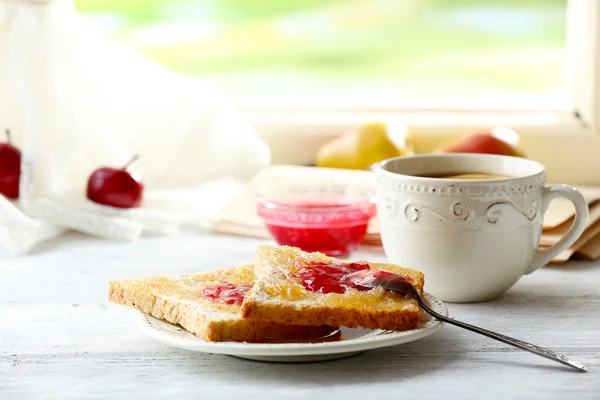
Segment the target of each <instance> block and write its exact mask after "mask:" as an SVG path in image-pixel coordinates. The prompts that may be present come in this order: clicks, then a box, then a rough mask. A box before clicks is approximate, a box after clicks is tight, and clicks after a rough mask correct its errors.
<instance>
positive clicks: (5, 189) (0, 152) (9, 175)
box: [0, 129, 21, 199]
mask: <svg viewBox="0 0 600 400" xmlns="http://www.w3.org/2000/svg"><path fill="white" fill-rule="evenodd" d="M20 176H21V151H20V150H19V149H17V148H16V147H15V146H13V145H12V144H11V143H10V131H9V130H8V129H7V130H6V143H0V194H3V195H4V196H6V197H8V198H9V199H17V198H18V197H19V178H20Z"/></svg>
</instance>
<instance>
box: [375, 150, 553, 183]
mask: <svg viewBox="0 0 600 400" xmlns="http://www.w3.org/2000/svg"><path fill="white" fill-rule="evenodd" d="M436 160H437V161H438V162H437V163H435V162H434V161H436ZM465 163H466V164H468V165H472V167H465ZM459 164H460V165H459ZM371 170H372V171H375V172H378V173H380V174H383V175H384V176H387V177H390V178H395V179H402V180H407V181H412V182H414V183H432V182H435V181H442V180H443V181H444V182H446V183H461V184H462V185H465V184H466V185H469V184H473V185H478V184H481V183H483V182H485V183H496V182H498V183H507V182H511V181H516V180H520V179H524V178H534V177H538V176H542V175H544V174H545V173H546V169H545V167H544V165H543V164H540V163H539V162H537V161H533V160H529V159H526V158H522V157H512V156H502V155H495V154H467V153H452V154H423V155H415V156H411V157H395V158H390V159H387V160H384V161H382V162H379V163H377V164H373V165H372V166H371ZM434 173H435V174H444V173H450V174H454V173H488V174H497V175H508V176H510V177H509V178H499V179H469V180H465V179H450V178H438V177H430V176H421V175H423V174H425V175H427V174H434Z"/></svg>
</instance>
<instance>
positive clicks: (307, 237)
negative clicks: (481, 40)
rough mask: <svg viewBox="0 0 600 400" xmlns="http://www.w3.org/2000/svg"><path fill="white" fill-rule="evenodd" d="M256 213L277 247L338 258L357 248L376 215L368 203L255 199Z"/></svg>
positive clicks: (373, 207) (373, 208)
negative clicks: (283, 201)
mask: <svg viewBox="0 0 600 400" xmlns="http://www.w3.org/2000/svg"><path fill="white" fill-rule="evenodd" d="M258 214H259V215H260V216H261V217H263V218H264V220H265V225H266V227H267V229H268V230H269V232H270V233H271V235H273V237H274V238H275V240H276V241H277V243H279V244H280V245H287V246H294V247H299V248H300V249H302V250H304V251H307V252H315V251H318V252H321V253H325V254H327V255H330V256H340V255H346V254H349V253H350V252H352V251H353V250H354V249H356V248H357V247H358V244H359V243H360V241H361V240H362V239H363V237H364V236H365V234H366V233H367V227H368V225H369V220H370V219H371V218H372V217H373V216H374V215H375V214H376V206H375V204H374V202H373V201H372V200H363V201H359V202H356V203H323V202H302V201H299V202H288V203H285V204H282V203H275V202H269V201H267V200H266V199H264V198H260V197H259V201H258Z"/></svg>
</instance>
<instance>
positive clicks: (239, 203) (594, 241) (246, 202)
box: [209, 165, 600, 262]
mask: <svg viewBox="0 0 600 400" xmlns="http://www.w3.org/2000/svg"><path fill="white" fill-rule="evenodd" d="M281 179H290V180H293V181H294V182H295V183H297V184H298V186H301V185H302V184H303V182H307V183H313V182H315V180H321V181H323V182H327V181H331V182H336V183H338V184H357V183H358V184H366V185H373V187H374V186H375V174H373V173H372V172H368V171H355V170H339V169H329V168H314V167H301V166H289V165H288V166H285V165H278V166H272V167H269V168H267V169H265V170H263V171H262V172H260V173H259V174H258V175H256V176H255V177H254V178H253V179H252V180H251V181H250V182H248V184H247V185H246V186H245V187H244V189H243V191H242V192H241V193H240V195H239V196H238V197H236V198H235V199H234V200H232V201H231V202H230V203H229V204H228V205H227V206H225V207H224V208H223V209H222V210H221V211H220V212H218V213H217V214H216V215H215V216H214V217H213V218H211V219H210V221H209V227H210V228H211V229H212V230H213V231H214V232H219V233H228V234H233V235H240V236H249V237H258V238H269V237H270V235H269V233H268V231H267V230H266V228H265V226H264V222H263V220H262V219H261V218H260V217H259V216H258V214H257V211H256V195H257V194H258V191H259V190H260V188H261V187H263V186H265V185H267V184H268V183H269V182H271V181H273V180H281ZM579 189H580V191H581V192H582V193H583V195H584V196H586V198H587V199H588V204H589V205H590V220H589V222H588V225H587V228H586V230H585V232H584V233H583V235H582V236H581V237H580V238H579V239H578V240H577V241H576V242H575V243H574V244H573V245H572V246H571V247H570V248H569V249H567V250H565V251H564V252H562V253H561V254H560V255H558V256H557V257H556V259H555V260H554V262H564V261H566V260H567V259H569V258H570V257H571V256H576V257H580V258H585V259H592V260H595V259H597V258H599V257H600V188H592V187H582V188H579ZM574 217H575V208H574V207H573V205H572V204H571V203H570V202H568V201H567V200H564V199H557V200H554V201H553V202H551V203H550V206H549V207H548V211H547V212H546V214H545V216H544V225H543V229H542V235H541V239H540V248H546V247H549V246H551V245H553V244H554V243H556V242H557V241H558V240H559V239H560V237H562V235H563V234H564V233H565V232H566V231H567V230H568V229H569V227H570V226H571V224H572V222H573V219H574ZM363 242H364V243H365V244H370V245H379V246H380V245H381V238H380V230H379V220H378V219H377V218H373V219H372V220H371V223H370V224H369V228H368V231H367V235H366V236H365V239H364V241H363Z"/></svg>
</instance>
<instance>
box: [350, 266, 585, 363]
mask: <svg viewBox="0 0 600 400" xmlns="http://www.w3.org/2000/svg"><path fill="white" fill-rule="evenodd" d="M349 278H350V279H351V280H352V282H353V283H354V284H355V285H356V286H359V287H360V286H362V287H364V288H369V289H372V288H375V287H378V286H381V287H382V288H383V289H385V290H389V291H391V292H394V293H397V294H399V295H401V296H403V297H406V298H413V299H415V300H416V301H417V303H419V306H420V307H421V308H422V309H423V310H424V311H425V312H427V313H428V314H430V315H431V316H432V317H434V318H436V319H438V320H440V321H444V322H447V323H449V324H451V325H456V326H458V327H461V328H464V329H467V330H470V331H471V332H475V333H479V334H480V335H484V336H487V337H489V338H492V339H496V340H499V341H501V342H503V343H506V344H509V345H511V346H514V347H518V348H520V349H523V350H526V351H528V352H530V353H533V354H537V355H538V356H542V357H545V358H548V359H550V360H553V361H556V362H559V363H561V364H564V365H567V366H569V367H571V368H574V369H576V370H578V371H581V372H585V371H586V368H585V366H584V365H583V364H581V363H579V362H577V361H574V360H571V359H570V358H568V357H567V356H565V355H563V354H560V353H557V352H555V351H552V350H550V349H546V348H544V347H540V346H536V345H534V344H531V343H527V342H523V341H522V340H518V339H513V338H511V337H508V336H504V335H501V334H499V333H496V332H492V331H488V330H487V329H483V328H480V327H478V326H474V325H470V324H466V323H464V322H460V321H456V320H455V319H453V318H448V317H445V316H443V315H441V314H438V313H437V312H435V311H433V310H432V309H431V308H429V306H427V304H425V303H424V302H423V299H422V298H421V296H420V295H419V292H417V289H415V287H414V286H413V285H412V284H411V283H410V282H408V281H407V280H406V279H404V278H403V277H401V276H398V277H394V278H393V279H390V278H389V275H388V274H378V273H377V271H370V270H365V271H359V272H356V273H354V274H351V276H349Z"/></svg>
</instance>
